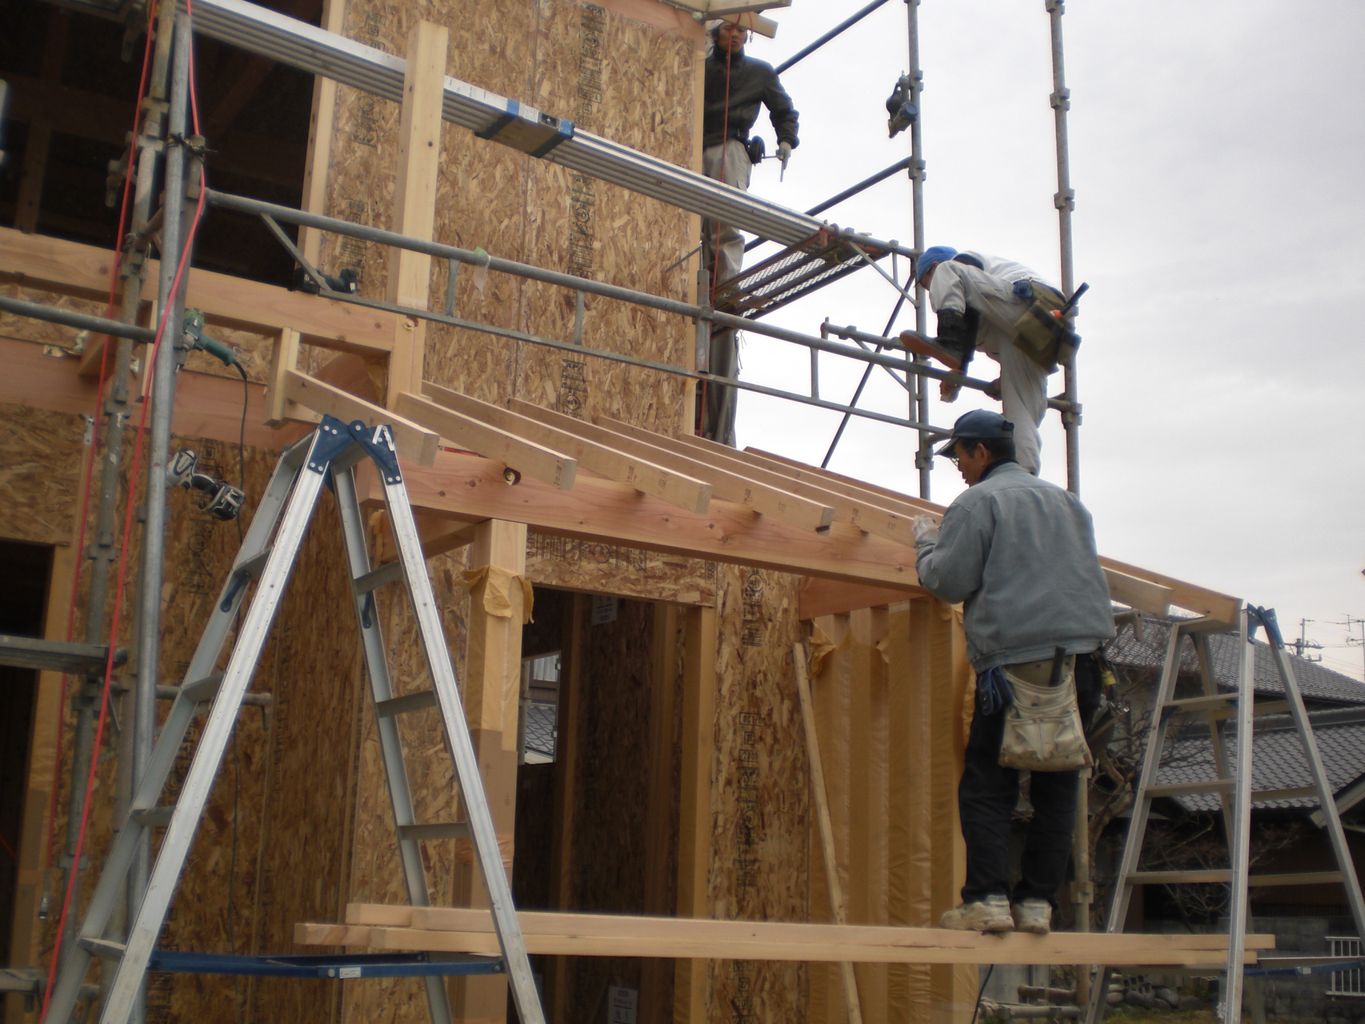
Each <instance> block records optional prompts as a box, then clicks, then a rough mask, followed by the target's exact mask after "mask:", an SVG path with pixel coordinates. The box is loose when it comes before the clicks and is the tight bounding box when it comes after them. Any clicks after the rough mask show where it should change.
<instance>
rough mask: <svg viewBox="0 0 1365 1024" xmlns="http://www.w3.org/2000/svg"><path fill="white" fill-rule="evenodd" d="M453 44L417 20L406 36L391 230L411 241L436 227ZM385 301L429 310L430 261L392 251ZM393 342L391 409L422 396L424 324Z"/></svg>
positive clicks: (442, 31)
mask: <svg viewBox="0 0 1365 1024" xmlns="http://www.w3.org/2000/svg"><path fill="white" fill-rule="evenodd" d="M449 44H450V32H449V30H448V29H446V28H444V27H442V26H439V25H433V24H431V23H430V22H426V21H419V22H418V23H417V24H416V25H414V26H413V27H412V31H411V32H410V33H409V35H408V47H407V65H406V70H405V72H404V76H403V111H402V123H401V125H400V127H399V135H398V138H399V143H398V185H397V188H396V190H395V193H394V198H393V222H392V223H393V230H395V231H397V232H398V233H400V234H403V235H407V236H408V237H409V238H418V239H423V240H430V239H431V237H432V232H433V230H434V229H435V224H436V183H437V180H438V177H439V171H440V158H441V106H442V103H443V101H444V95H445V93H444V89H445V73H446V51H447V49H448V48H449ZM387 297H388V299H389V301H390V302H394V303H397V304H398V305H402V306H413V307H416V308H418V309H426V308H427V303H428V302H429V301H430V298H431V257H430V256H428V255H427V254H426V253H419V252H413V251H412V250H410V249H404V248H401V247H398V246H394V247H392V248H391V249H390V250H389V275H388V287H387ZM393 342H394V347H393V352H392V353H391V355H390V356H389V384H388V392H387V394H386V396H385V398H386V400H385V403H384V404H385V405H388V406H389V407H390V408H392V407H394V405H395V404H396V402H397V400H398V396H399V395H400V394H401V393H403V392H404V391H410V392H413V393H414V394H421V391H422V367H423V364H424V362H425V352H424V349H425V346H426V321H425V320H412V319H409V320H407V321H406V322H404V323H403V324H401V325H399V326H398V327H396V328H395V330H394V334H393Z"/></svg>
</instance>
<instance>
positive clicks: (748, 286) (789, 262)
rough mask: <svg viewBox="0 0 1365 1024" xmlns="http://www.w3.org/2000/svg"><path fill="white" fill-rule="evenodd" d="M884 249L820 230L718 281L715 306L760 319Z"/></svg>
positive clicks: (875, 255) (739, 314)
mask: <svg viewBox="0 0 1365 1024" xmlns="http://www.w3.org/2000/svg"><path fill="white" fill-rule="evenodd" d="M885 255H886V251H885V250H883V249H878V248H874V247H872V246H866V245H863V246H856V247H855V246H854V245H851V244H850V243H849V242H848V241H846V240H845V239H842V238H838V237H831V236H830V235H828V234H826V233H824V232H821V233H819V234H816V235H813V236H811V237H810V238H809V239H807V240H806V241H805V242H803V243H802V244H801V245H798V246H793V247H792V248H790V249H783V250H782V251H781V252H779V253H776V254H775V255H773V256H769V257H768V258H767V259H765V260H763V261H762V262H760V263H756V264H755V265H754V266H752V267H749V268H748V269H746V270H743V271H741V272H740V273H738V274H736V275H735V276H734V277H732V278H730V279H729V280H728V281H722V282H720V284H718V285H717V286H716V299H715V306H716V308H717V309H719V310H721V311H723V312H726V313H731V314H733V315H735V316H742V317H744V318H745V319H748V320H757V319H758V318H759V317H762V316H766V315H767V314H768V313H771V312H773V311H774V310H776V309H780V308H781V307H783V306H785V305H787V304H788V303H790V302H795V301H796V300H797V299H799V298H801V297H802V296H803V295H808V294H810V293H811V292H813V291H815V290H816V289H818V288H823V287H824V286H825V285H827V284H831V283H832V282H834V281H837V280H839V279H840V278H841V277H844V276H846V275H848V274H851V273H852V272H853V271H855V270H857V269H858V268H859V267H864V266H867V265H868V261H869V260H874V261H875V260H880V259H882V258H883V257H884V256H885ZM864 256H866V257H867V259H864V258H863V257H864Z"/></svg>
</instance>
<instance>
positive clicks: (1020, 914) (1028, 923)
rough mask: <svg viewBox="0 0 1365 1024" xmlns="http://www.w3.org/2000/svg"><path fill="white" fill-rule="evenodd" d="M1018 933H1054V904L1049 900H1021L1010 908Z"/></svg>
mask: <svg viewBox="0 0 1365 1024" xmlns="http://www.w3.org/2000/svg"><path fill="white" fill-rule="evenodd" d="M1010 913H1011V914H1012V915H1013V916H1014V927H1015V929H1016V930H1017V931H1021V932H1029V933H1031V934H1033V935H1046V934H1047V933H1048V932H1050V931H1052V904H1051V903H1049V902H1048V901H1047V900H1020V901H1019V902H1018V903H1014V904H1012V905H1011V906H1010Z"/></svg>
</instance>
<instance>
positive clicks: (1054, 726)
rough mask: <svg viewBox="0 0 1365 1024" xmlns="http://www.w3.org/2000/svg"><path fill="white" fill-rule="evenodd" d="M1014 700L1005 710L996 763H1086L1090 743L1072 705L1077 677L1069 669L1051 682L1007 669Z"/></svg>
mask: <svg viewBox="0 0 1365 1024" xmlns="http://www.w3.org/2000/svg"><path fill="white" fill-rule="evenodd" d="M1005 678H1006V679H1008V680H1009V684H1010V688H1011V689H1012V690H1013V691H1014V702H1013V703H1012V704H1010V706H1009V707H1007V708H1006V709H1005V731H1004V735H1003V737H1002V738H1001V740H1000V758H999V760H1000V765H1001V766H1002V767H1004V768H1028V769H1031V770H1033V771H1040V772H1062V771H1070V770H1071V769H1073V768H1081V767H1083V766H1085V765H1088V764H1090V763H1091V762H1090V747H1089V745H1088V744H1087V743H1086V742H1085V732H1084V730H1083V729H1082V728H1081V714H1080V711H1079V710H1078V708H1077V706H1076V678H1075V675H1074V674H1073V671H1072V669H1071V668H1070V667H1068V668H1067V669H1066V670H1065V672H1064V673H1063V675H1062V678H1061V679H1060V680H1059V681H1058V683H1057V685H1055V686H1046V685H1044V686H1039V685H1037V684H1036V683H1030V682H1026V681H1025V680H1023V679H1020V678H1019V677H1018V676H1016V675H1014V674H1013V673H1011V672H1010V671H1009V670H1008V669H1006V671H1005Z"/></svg>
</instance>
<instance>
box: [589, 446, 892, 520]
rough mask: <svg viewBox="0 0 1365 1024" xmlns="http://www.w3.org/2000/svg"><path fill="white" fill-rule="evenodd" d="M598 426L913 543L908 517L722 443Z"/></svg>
mask: <svg viewBox="0 0 1365 1024" xmlns="http://www.w3.org/2000/svg"><path fill="white" fill-rule="evenodd" d="M602 425H603V426H606V427H610V428H611V429H612V430H617V431H620V432H621V433H623V434H629V435H630V436H631V437H635V438H637V439H639V440H642V441H648V442H650V443H651V444H656V445H659V446H660V447H663V448H668V449H669V450H670V451H673V452H675V453H676V454H678V455H682V456H684V457H687V458H699V459H704V460H705V461H706V462H708V463H711V464H714V465H718V466H721V467H723V468H725V469H729V470H731V471H733V472H735V473H738V474H741V475H742V476H743V477H744V478H746V479H749V480H753V481H755V482H757V483H761V484H766V485H768V486H769V487H776V488H779V489H781V490H784V491H788V492H790V493H792V494H796V495H799V496H801V497H803V498H809V499H810V500H812V501H818V502H820V503H821V504H822V505H828V506H830V508H832V509H834V514H835V515H836V516H837V517H839V518H840V519H843V520H845V521H846V522H848V523H850V524H852V525H853V526H856V527H858V529H860V530H866V531H867V532H868V533H871V534H874V535H876V536H878V537H884V538H886V539H887V540H894V541H898V542H899V543H902V544H913V543H914V536H913V534H912V533H911V532H910V518H909V517H908V516H905V515H902V514H900V513H898V512H893V511H891V510H890V509H886V508H879V507H878V506H877V505H875V504H873V503H869V502H866V501H859V500H857V499H854V498H850V497H849V496H848V495H847V494H845V493H843V492H842V491H840V490H836V489H831V488H828V487H824V486H821V485H819V484H814V483H808V482H806V481H804V480H798V479H796V478H795V477H794V476H792V475H791V474H789V473H784V472H782V471H780V470H777V469H774V468H772V467H771V466H769V465H767V464H765V463H764V462H763V461H762V460H761V459H755V458H752V457H750V456H746V455H745V454H743V453H742V452H736V451H735V450H734V449H733V448H730V447H727V446H726V445H723V444H717V443H716V442H715V441H708V440H706V439H705V438H701V437H693V436H691V435H684V436H681V437H664V436H662V435H659V434H651V433H650V432H649V431H646V430H643V429H642V428H640V427H636V426H632V425H631V424H629V423H622V422H620V421H619V420H607V421H604V422H603V424H602Z"/></svg>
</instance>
